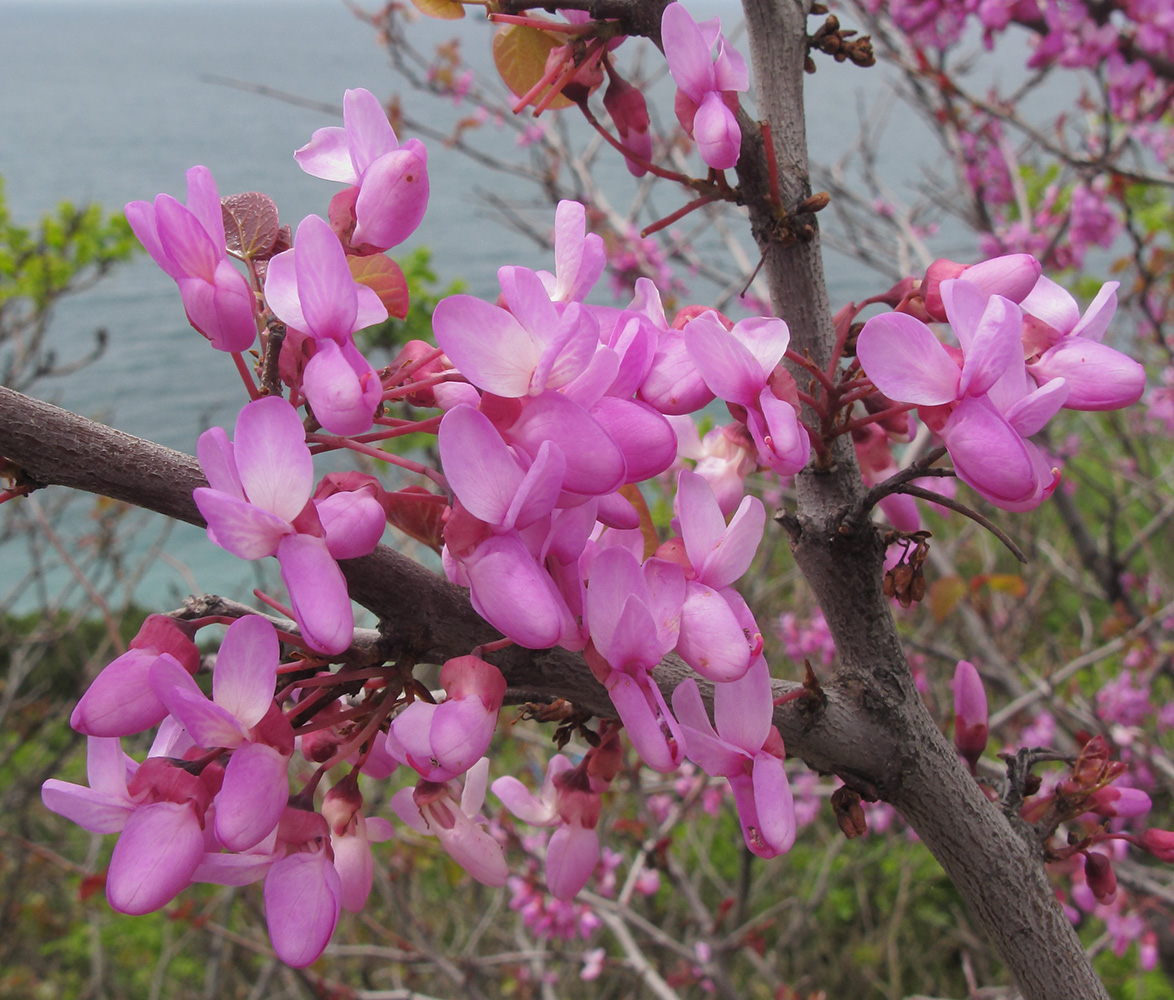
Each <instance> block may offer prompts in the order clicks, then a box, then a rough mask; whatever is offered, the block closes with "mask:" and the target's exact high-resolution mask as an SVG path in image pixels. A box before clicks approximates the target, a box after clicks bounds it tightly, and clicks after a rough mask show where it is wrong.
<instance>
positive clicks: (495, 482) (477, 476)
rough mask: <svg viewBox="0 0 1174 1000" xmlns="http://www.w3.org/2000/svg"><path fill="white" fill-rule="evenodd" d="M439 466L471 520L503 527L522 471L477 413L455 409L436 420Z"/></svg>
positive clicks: (492, 429) (495, 430)
mask: <svg viewBox="0 0 1174 1000" xmlns="http://www.w3.org/2000/svg"><path fill="white" fill-rule="evenodd" d="M438 447H439V450H440V463H441V467H442V468H443V469H444V475H445V478H446V479H447V480H448V484H449V486H450V487H452V491H453V493H455V494H456V497H457V499H458V500H460V502H461V503H462V504H463V505H464V507H465V509H466V510H468V511H469V513H470V514H472V515H473V516H474V517H476V518H478V519H479V520H482V521H484V522H485V523H486V524H494V525H503V526H504V522H505V520H506V512H507V511H508V510H509V509H510V504H511V503H512V501H513V499H514V496H515V495H516V494H517V491H518V487H519V486H520V485H521V482H522V478H523V472H522V470H521V469H520V468H519V467H518V462H517V459H515V458H514V456H513V454H512V453H511V452H510V450H509V448H508V447H507V445H506V443H505V442H504V441H503V440H502V439H501V434H499V433H498V431H497V429H496V428H495V427H494V426H493V424H492V423H490V422H489V418H488V417H486V416H485V415H484V414H483V413H481V412H480V411H479V410H475V409H474V408H473V407H471V406H457V407H455V408H454V409H451V410H449V411H448V413H446V414H445V415H444V418H443V419H442V420H441V421H440V432H439V435H438Z"/></svg>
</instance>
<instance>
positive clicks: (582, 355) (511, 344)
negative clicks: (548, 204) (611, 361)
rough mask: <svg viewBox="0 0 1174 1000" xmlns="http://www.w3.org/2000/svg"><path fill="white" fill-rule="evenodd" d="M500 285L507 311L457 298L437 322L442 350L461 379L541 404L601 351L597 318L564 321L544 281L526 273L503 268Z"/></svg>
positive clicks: (567, 315)
mask: <svg viewBox="0 0 1174 1000" xmlns="http://www.w3.org/2000/svg"><path fill="white" fill-rule="evenodd" d="M570 266H571V265H568V268H569V267H570ZM576 270H577V269H576ZM498 278H499V280H500V281H501V285H502V297H503V299H504V300H505V303H506V305H507V306H508V309H503V308H501V307H500V306H495V305H490V304H489V303H488V302H483V301H481V300H480V299H478V298H474V297H473V296H472V295H450V296H449V297H448V298H446V299H443V300H441V301H440V302H439V303H437V306H436V309H435V311H434V312H433V314H432V326H433V330H434V332H435V334H436V343H437V344H438V345H439V346H440V347H441V348H442V349H443V350H444V353H445V354H447V355H448V356H449V358H450V359H451V360H452V362H453V364H454V365H456V367H457V368H458V369H459V370H460V372H461V374H462V375H464V376H465V378H467V379H468V380H469V381H470V382H472V383H473V384H474V385H475V386H477V387H478V388H480V389H483V390H484V391H486V392H491V393H493V394H494V395H496V396H504V397H506V398H520V397H523V396H537V395H539V394H541V393H542V392H543V390H545V389H558V388H560V387H562V386H565V385H567V384H568V383H570V382H571V381H573V380H574V379H576V378H578V377H579V376H580V375H582V374H583V372H584V371H586V370H587V366H588V364H590V362H591V360H592V358H593V357H594V356H595V353H596V351H597V350H598V349H599V346H600V344H599V325H598V323H597V322H596V321H595V319H594V318H593V317H592V316H591V314H590V313H589V312H588V311H587V310H586V309H584V308H583V307H582V306H581V305H579V304H578V303H571V304H569V305H567V306H566V307H565V308H563V309H562V311H561V313H560V311H559V309H558V308H556V307H555V304H554V303H553V302H552V301H551V297H550V294H549V293H548V291H547V289H546V287H545V286H544V284H543V282H542V278H541V277H540V276H539V275H538V274H536V273H535V272H533V271H531V270H529V269H527V268H524V267H503V268H501V269H500V270H499V271H498ZM564 280H565V279H564ZM552 283H553V282H552ZM571 287H574V286H573V284H572V285H571ZM556 290H557V285H556Z"/></svg>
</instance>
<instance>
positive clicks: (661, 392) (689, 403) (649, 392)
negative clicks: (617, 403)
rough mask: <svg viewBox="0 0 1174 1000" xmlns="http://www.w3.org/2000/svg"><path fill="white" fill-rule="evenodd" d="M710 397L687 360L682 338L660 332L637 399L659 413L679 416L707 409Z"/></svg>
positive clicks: (701, 379)
mask: <svg viewBox="0 0 1174 1000" xmlns="http://www.w3.org/2000/svg"><path fill="white" fill-rule="evenodd" d="M713 396H714V394H713V392H712V390H711V389H710V388H709V386H708V385H706V383H705V379H704V378H703V377H702V374H701V372H699V371H698V370H697V365H696V364H694V362H693V359H692V358H691V357H690V356H689V352H688V350H687V348H686V346H685V338H684V337H683V336H682V335H681V334H680V333H679V332H678V331H676V330H665V331H662V332H661V334H660V339H659V341H658V343H657V347H656V353H655V354H654V355H653V358H652V365H651V366H650V367H649V369H648V375H647V376H646V377H645V379H644V381H643V382H642V383H641V384H640V398H641V399H643V400H644V401H645V402H646V403H648V404H650V405H651V406H653V407H655V408H656V409H657V410H658V411H659V412H661V413H664V414H671V415H678V416H679V415H682V414H686V413H693V412H694V411H696V410H699V409H701V408H702V407H703V406H706V405H708V404H709V403H711V402H713Z"/></svg>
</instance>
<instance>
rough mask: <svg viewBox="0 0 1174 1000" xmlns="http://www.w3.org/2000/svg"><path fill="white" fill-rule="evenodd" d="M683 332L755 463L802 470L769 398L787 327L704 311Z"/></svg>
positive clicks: (805, 445)
mask: <svg viewBox="0 0 1174 1000" xmlns="http://www.w3.org/2000/svg"><path fill="white" fill-rule="evenodd" d="M674 6H676V5H674ZM668 9H671V7H670V8H668ZM666 13H667V10H666ZM683 333H684V338H685V347H686V348H687V350H688V352H689V357H690V358H691V359H692V361H693V364H694V365H696V366H697V370H698V371H699V372H700V373H701V377H702V378H703V379H704V380H705V384H706V385H707V386H708V387H709V388H710V390H711V391H712V392H713V393H714V394H715V395H716V396H717V397H718V399H723V400H725V401H726V403H729V404H732V405H733V406H736V407H741V409H742V410H744V411H745V416H744V417H743V418H742V419H744V421H745V423H746V427H747V429H748V430H749V431H750V435H751V437H753V438H754V443H755V445H757V447H758V461H759V462H760V463H761V464H763V465H765V466H768V467H769V468H771V469H773V470H774V471H775V472H777V473H778V474H779V475H780V476H790V475H794V474H795V473H796V472H798V471H799V470H800V469H802V468H803V466H805V465H806V464H807V459H808V456H809V455H810V454H811V442H810V440H809V439H808V437H807V431H806V430H804V428H803V426H802V425H801V424H800V423H799V415H798V413H797V412H796V409H795V407H794V406H793V405H792V404H791V403H790V402H789V401H788V400H786V399H782V398H780V397H779V396H777V395H776V394H775V388H776V386H779V387H780V388H781V387H783V386H785V385H786V383H787V380H789V379H790V376H789V375H787V374H786V372H785V371H784V370H783V369H782V367H781V362H782V360H783V355H784V354H785V353H786V351H787V346H788V345H789V344H790V342H791V331H790V330H788V329H787V324H786V323H784V322H783V321H782V320H781V319H777V318H775V317H755V318H752V319H744V320H741V321H740V322H738V323H735V324H734V327H733V329H731V330H727V329H726V328H725V327H724V326H723V325H722V323H721V321H720V320H719V319H718V317H717V314H716V313H714V312H713V311H708V312H704V313H702V314H701V315H700V316H696V317H694V318H693V319H691V320H689V322H688V323H687V324H686V325H685V328H684V331H683ZM792 384H793V383H792ZM735 415H736V416H739V417H741V416H742V415H741V413H740V412H735Z"/></svg>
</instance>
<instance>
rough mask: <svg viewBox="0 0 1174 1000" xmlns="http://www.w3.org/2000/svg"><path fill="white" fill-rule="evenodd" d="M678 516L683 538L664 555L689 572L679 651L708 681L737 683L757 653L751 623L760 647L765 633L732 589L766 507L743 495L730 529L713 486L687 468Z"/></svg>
mask: <svg viewBox="0 0 1174 1000" xmlns="http://www.w3.org/2000/svg"><path fill="white" fill-rule="evenodd" d="M677 514H678V517H679V519H680V525H681V540H680V542H679V543H678V544H677V545H676V546H674V545H673V543H671V542H670V543H667V544H666V545H665V546H662V547H661V552H660V553H659V554H661V555H662V556H666V557H669V558H673V559H674V561H675V562H678V563H679V564H680V565H681V566H683V567H684V569H685V603H684V605H683V607H682V608H681V628H680V636H679V638H678V641H677V653H678V654H679V655H680V657H681V659H683V660H684V661H685V662H686V663H688V664H689V666H691V667H692V668H693V669H694V670H696V671H697V672H698V673H699V674H701V675H702V676H703V677H708V678H709V679H710V680H712V681H732V680H737V679H738V678H739V677H741V676H742V675H743V674H744V673H745V672H746V670H747V668H748V667H749V666H750V659H751V654H752V652H755V655H756V653H757V651H756V650H752V647H751V645H750V644H749V643H748V642H747V632H746V631H745V630H744V629H745V627H746V624H747V622H749V625H750V629H749V635H750V641H751V643H755V644H757V643H760V642H761V635H760V634H759V632H758V628H757V626H755V625H754V622H753V616H752V615H751V614H750V611H749V609H748V608H747V607H746V603H745V601H743V600H742V598H741V596H740V595H739V594H738V593H737V592H736V591H734V590H733V589H732V587H731V585H732V584H733V583H734V581H735V580H737V579H738V578H739V577H740V576H742V574H743V573H745V572H746V570H747V569H749V568H750V563H751V561H752V560H753V559H754V553H755V552H756V551H757V549H758V543H759V542H760V541H761V540H762V531H763V528H764V526H765V524H766V509H765V508H764V507H763V506H762V501H761V500H759V499H758V498H757V497H744V498H743V500H742V503H741V504H740V505H739V507H738V509H737V511H736V512H735V513H734V516H733V517H732V518H731V519H730V523H729V524H728V525H727V524H726V521H725V518H724V517H723V516H722V512H721V508H720V507H719V506H718V503H717V500H716V499H715V497H714V495H713V490H711V489H710V487H709V484H708V483H707V482H706V481H705V480H704V479H703V478H702V477H701V476H699V475H698V474H697V473H695V472H689V471H688V470H683V471H682V472H681V474H680V475H679V476H678V478H677ZM682 547H683V549H684V552H683V553H682V552H681V551H680V549H681V548H682ZM756 637H757V638H756Z"/></svg>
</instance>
